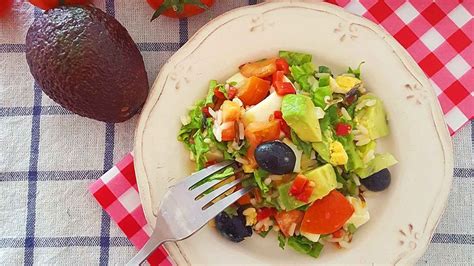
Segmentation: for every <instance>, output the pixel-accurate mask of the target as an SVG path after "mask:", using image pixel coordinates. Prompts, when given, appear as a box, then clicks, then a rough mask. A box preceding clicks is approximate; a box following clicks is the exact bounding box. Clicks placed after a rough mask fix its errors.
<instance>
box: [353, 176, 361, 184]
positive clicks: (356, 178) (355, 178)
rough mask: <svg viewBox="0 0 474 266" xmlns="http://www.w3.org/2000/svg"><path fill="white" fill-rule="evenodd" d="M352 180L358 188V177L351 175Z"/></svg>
mask: <svg viewBox="0 0 474 266" xmlns="http://www.w3.org/2000/svg"><path fill="white" fill-rule="evenodd" d="M352 179H354V183H355V184H356V185H357V186H360V180H359V177H358V176H357V175H352Z"/></svg>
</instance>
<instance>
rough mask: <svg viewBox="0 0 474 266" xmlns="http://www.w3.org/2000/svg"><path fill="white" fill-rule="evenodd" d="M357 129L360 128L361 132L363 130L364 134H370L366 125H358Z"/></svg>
mask: <svg viewBox="0 0 474 266" xmlns="http://www.w3.org/2000/svg"><path fill="white" fill-rule="evenodd" d="M357 129H359V130H360V132H361V133H362V134H364V135H368V134H369V130H368V129H367V128H366V127H364V126H363V125H358V126H357Z"/></svg>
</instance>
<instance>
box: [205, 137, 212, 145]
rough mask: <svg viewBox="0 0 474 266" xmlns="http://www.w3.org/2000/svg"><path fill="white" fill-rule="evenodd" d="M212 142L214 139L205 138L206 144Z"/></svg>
mask: <svg viewBox="0 0 474 266" xmlns="http://www.w3.org/2000/svg"><path fill="white" fill-rule="evenodd" d="M211 142H212V141H211V139H210V138H205V139H204V143H206V144H210V143H211Z"/></svg>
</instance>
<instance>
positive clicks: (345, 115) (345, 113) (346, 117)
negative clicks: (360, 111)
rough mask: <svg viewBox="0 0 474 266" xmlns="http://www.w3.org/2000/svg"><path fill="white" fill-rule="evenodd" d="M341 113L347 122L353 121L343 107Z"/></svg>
mask: <svg viewBox="0 0 474 266" xmlns="http://www.w3.org/2000/svg"><path fill="white" fill-rule="evenodd" d="M341 113H342V116H343V117H344V118H345V119H346V120H352V117H351V116H350V115H349V113H348V112H347V110H346V108H344V107H342V108H341Z"/></svg>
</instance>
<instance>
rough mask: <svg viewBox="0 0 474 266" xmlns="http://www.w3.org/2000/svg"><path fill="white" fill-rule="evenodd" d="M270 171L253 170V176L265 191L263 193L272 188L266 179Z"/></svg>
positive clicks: (259, 186)
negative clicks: (266, 182) (265, 181)
mask: <svg viewBox="0 0 474 266" xmlns="http://www.w3.org/2000/svg"><path fill="white" fill-rule="evenodd" d="M268 175H269V173H268V172H267V171H265V170H263V169H260V168H259V169H257V170H255V171H254V172H253V177H254V179H255V182H256V183H257V186H258V188H259V189H260V190H261V191H262V192H263V194H265V193H267V192H268V191H269V190H270V189H269V188H268V186H267V185H265V183H264V180H265V178H267V177H268Z"/></svg>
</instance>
